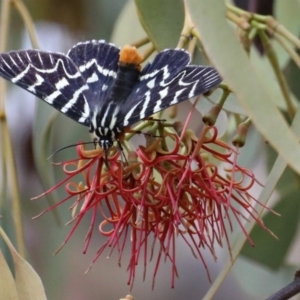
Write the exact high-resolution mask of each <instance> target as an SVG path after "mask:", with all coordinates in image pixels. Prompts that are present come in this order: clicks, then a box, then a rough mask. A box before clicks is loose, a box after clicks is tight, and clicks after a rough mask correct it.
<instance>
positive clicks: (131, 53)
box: [119, 45, 143, 66]
mask: <svg viewBox="0 0 300 300" xmlns="http://www.w3.org/2000/svg"><path fill="white" fill-rule="evenodd" d="M119 60H120V63H123V64H130V65H137V66H138V65H139V64H140V63H141V62H142V61H143V57H142V55H141V54H139V53H138V51H137V49H136V48H135V47H132V46H128V45H125V46H124V47H123V48H122V49H121V51H120V59H119Z"/></svg>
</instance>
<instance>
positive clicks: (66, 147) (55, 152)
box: [47, 141, 95, 159]
mask: <svg viewBox="0 0 300 300" xmlns="http://www.w3.org/2000/svg"><path fill="white" fill-rule="evenodd" d="M88 144H94V145H95V141H93V142H84V143H80V144H79V145H88ZM75 146H78V144H72V145H68V146H65V147H62V148H60V149H58V150H55V151H54V152H53V153H52V154H51V155H50V156H49V157H48V158H47V159H50V158H52V157H53V156H54V155H55V154H57V153H58V152H60V151H62V150H65V149H68V148H71V147H75Z"/></svg>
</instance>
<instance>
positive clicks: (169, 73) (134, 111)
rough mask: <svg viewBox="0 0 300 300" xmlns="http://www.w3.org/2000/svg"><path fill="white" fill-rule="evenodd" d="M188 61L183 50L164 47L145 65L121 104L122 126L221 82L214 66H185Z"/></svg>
mask: <svg viewBox="0 0 300 300" xmlns="http://www.w3.org/2000/svg"><path fill="white" fill-rule="evenodd" d="M189 61H190V59H189V54H188V53H187V52H185V51H183V50H178V49H167V50H165V51H162V52H160V53H159V54H158V55H157V56H156V58H155V59H154V61H153V63H150V64H149V65H146V67H145V68H144V69H143V71H142V73H141V77H140V80H139V82H138V83H137V84H136V85H135V87H134V89H133V91H132V93H131V94H130V96H129V97H128V99H127V100H126V102H125V103H124V104H123V106H122V116H124V121H123V126H129V125H132V124H134V123H136V122H138V121H140V120H142V119H144V118H146V117H149V116H151V115H153V114H154V113H156V112H159V111H161V110H163V109H165V108H167V107H169V106H172V105H174V104H177V103H180V102H182V101H185V100H188V99H190V98H193V97H194V96H196V95H200V94H203V93H206V92H208V91H209V90H211V89H212V88H214V87H215V86H217V85H218V84H219V83H220V82H221V81H222V79H221V77H220V75H219V74H218V72H217V71H216V69H215V68H213V67H208V66H196V65H189V64H188V63H189Z"/></svg>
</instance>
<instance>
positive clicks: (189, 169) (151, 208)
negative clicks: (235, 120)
mask: <svg viewBox="0 0 300 300" xmlns="http://www.w3.org/2000/svg"><path fill="white" fill-rule="evenodd" d="M169 144H172V145H173V146H172V149H171V150H170V146H169ZM111 152H112V153H109V155H108V157H107V160H108V161H107V163H108V165H109V169H108V168H107V167H106V163H105V162H106V161H105V159H106V158H105V156H104V154H103V151H102V150H101V149H94V150H85V147H84V146H83V145H80V144H79V145H78V146H77V153H78V158H77V159H75V160H72V161H68V162H64V163H62V165H63V170H64V172H65V174H66V178H65V179H64V180H63V181H62V182H60V183H59V184H58V185H56V186H55V187H53V188H52V189H50V190H48V191H47V192H45V193H44V194H47V193H51V192H52V191H53V190H54V189H56V188H58V187H59V186H61V185H65V187H66V190H67V192H68V195H69V196H68V197H66V198H65V199H63V200H61V201H60V202H59V203H57V204H56V205H54V206H53V207H50V208H48V209H47V210H45V211H44V212H46V211H49V210H50V209H53V208H54V207H56V206H58V205H59V204H61V203H62V202H65V201H68V200H70V199H72V200H73V204H72V208H73V213H72V221H73V222H74V225H73V228H72V230H71V231H70V233H69V235H68V236H67V238H66V240H65V242H64V244H65V243H66V242H67V241H68V240H69V238H70V237H71V235H72V234H73V232H74V231H75V229H76V228H77V226H78V224H79V223H80V222H81V220H82V219H83V217H84V216H85V214H86V213H87V212H88V211H92V219H91V221H90V228H89V230H88V233H87V236H86V243H85V247H84V253H85V252H86V250H87V248H88V246H89V242H90V240H91V237H92V232H93V228H94V226H96V225H98V226H99V233H100V234H102V235H104V236H106V237H107V241H106V243H105V244H104V245H103V246H102V247H101V248H100V249H99V250H98V252H97V255H96V256H95V258H94V260H93V262H94V261H96V259H97V258H98V257H99V256H100V255H101V254H102V253H103V251H104V250H105V249H106V248H107V247H110V248H111V250H110V253H111V252H112V251H113V250H114V249H117V251H118V253H119V263H120V262H121V257H122V252H123V250H124V247H125V245H127V244H128V241H130V244H131V259H130V261H129V264H128V270H129V279H128V284H129V285H131V286H132V284H133V282H134V278H135V268H136V265H138V263H139V262H140V260H142V261H143V264H144V268H145V270H144V274H146V267H147V262H148V261H149V258H151V259H154V249H155V247H158V254H157V257H156V258H155V260H156V261H155V271H154V274H153V286H154V279H155V276H156V273H157V271H158V267H159V264H160V262H161V259H162V257H163V258H164V259H167V260H169V261H170V262H171V265H172V272H171V273H172V287H173V286H174V281H175V275H177V269H176V240H177V237H178V236H181V237H182V238H183V239H184V240H185V242H186V243H187V244H188V246H189V247H190V249H191V252H192V254H193V255H194V256H197V257H199V258H200V259H201V260H202V262H203V265H204V266H205V268H206V270H207V274H208V276H209V272H208V269H207V266H206V264H205V261H204V258H203V256H202V254H201V250H202V248H204V247H205V248H208V249H209V250H210V252H211V253H212V255H213V257H215V253H214V246H215V244H216V243H218V244H219V245H221V246H222V245H223V243H224V240H225V242H226V244H227V247H228V249H229V251H230V245H229V238H228V233H227V231H226V226H225V222H228V224H229V225H230V228H231V230H232V226H231V225H232V223H231V218H232V217H234V218H236V220H237V221H238V223H239V224H240V226H241V228H242V229H243V231H244V233H245V234H246V235H247V232H246V231H245V229H244V225H243V220H242V219H243V218H244V219H248V218H249V217H252V218H254V219H255V220H256V222H257V223H258V224H260V225H261V226H262V227H263V228H265V226H264V224H263V223H262V221H261V219H260V218H259V216H258V214H257V212H256V211H255V209H254V206H253V204H254V203H256V200H255V199H254V198H253V197H252V196H251V194H250V193H249V190H250V188H251V187H252V186H253V184H254V183H256V180H255V177H254V175H253V174H252V172H251V171H249V170H247V169H245V168H242V167H240V166H238V165H237V164H236V157H237V155H238V153H237V151H236V150H235V149H234V148H232V147H230V146H229V145H227V144H226V143H225V142H223V141H221V140H219V139H218V138H217V128H216V127H213V126H211V127H210V126H206V127H205V128H204V129H203V132H202V135H201V136H200V138H197V137H196V136H195V134H194V133H193V132H192V131H191V130H189V129H188V130H184V132H183V133H182V134H181V139H180V138H179V137H178V136H177V134H175V133H165V134H164V137H161V138H157V139H155V140H154V141H152V142H151V141H150V142H148V146H146V147H144V146H139V148H138V149H137V150H136V151H135V152H129V153H128V155H127V160H128V161H127V162H124V161H123V162H122V159H121V158H122V157H121V155H120V151H116V150H114V149H113V150H111ZM123 160H125V158H124V157H123ZM220 163H222V165H226V168H220ZM79 174H80V175H81V177H82V181H81V182H78V176H77V175H79ZM75 176H76V179H75ZM44 194H43V195H44ZM44 212H43V213H44ZM99 213H100V214H101V217H102V219H103V221H102V222H101V223H100V224H95V222H96V216H97V214H99ZM247 238H248V240H249V242H250V243H252V241H251V239H250V237H249V236H248V235H247Z"/></svg>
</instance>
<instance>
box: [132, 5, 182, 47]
mask: <svg viewBox="0 0 300 300" xmlns="http://www.w3.org/2000/svg"><path fill="white" fill-rule="evenodd" d="M134 2H135V5H136V8H137V11H138V15H139V18H140V22H141V24H142V25H143V27H144V30H145V31H146V33H147V35H148V36H149V38H150V40H151V41H152V43H153V44H154V46H155V48H156V49H157V50H163V49H165V48H175V47H176V46H177V43H178V39H179V37H180V34H181V30H182V28H183V24H184V5H183V1H178V0H177V1H174V0H151V1H149V0H135V1H134Z"/></svg>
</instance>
